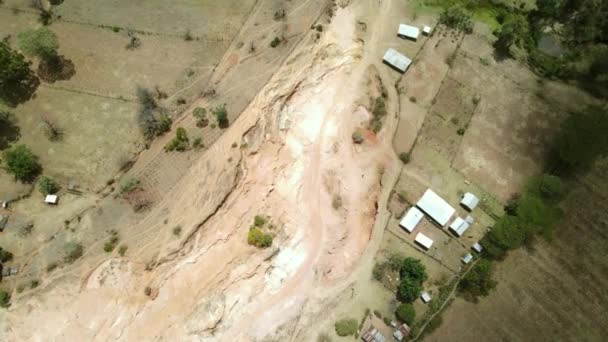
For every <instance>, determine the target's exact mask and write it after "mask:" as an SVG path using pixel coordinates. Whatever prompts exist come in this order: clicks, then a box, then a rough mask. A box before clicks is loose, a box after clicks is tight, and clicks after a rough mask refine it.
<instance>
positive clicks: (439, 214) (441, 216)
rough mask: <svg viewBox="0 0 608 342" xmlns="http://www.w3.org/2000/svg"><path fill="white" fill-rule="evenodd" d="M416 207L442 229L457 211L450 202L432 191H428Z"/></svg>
mask: <svg viewBox="0 0 608 342" xmlns="http://www.w3.org/2000/svg"><path fill="white" fill-rule="evenodd" d="M416 205H417V206H418V208H420V209H421V210H422V211H424V212H425V213H426V214H427V215H429V216H430V217H431V218H432V219H433V220H435V222H437V223H439V224H440V225H441V226H442V227H443V226H445V225H446V223H448V221H449V220H450V218H451V217H452V215H454V212H456V209H454V208H452V206H451V205H449V204H448V202H446V201H445V200H444V199H443V198H441V197H439V195H437V194H436V193H435V192H434V191H433V190H431V189H427V190H426V192H425V193H424V195H422V197H421V198H420V200H418V203H416Z"/></svg>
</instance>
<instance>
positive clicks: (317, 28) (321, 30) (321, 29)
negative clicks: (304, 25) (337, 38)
mask: <svg viewBox="0 0 608 342" xmlns="http://www.w3.org/2000/svg"><path fill="white" fill-rule="evenodd" d="M315 29H316V30H317V32H323V25H321V24H319V25H317V26H316V27H315Z"/></svg>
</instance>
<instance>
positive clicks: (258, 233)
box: [247, 227, 272, 248]
mask: <svg viewBox="0 0 608 342" xmlns="http://www.w3.org/2000/svg"><path fill="white" fill-rule="evenodd" d="M247 243H248V244H250V245H252V246H255V247H258V248H267V247H270V246H271V245H272V235H270V234H268V233H264V232H263V231H262V230H261V229H260V228H257V227H251V228H250V229H249V234H248V235H247Z"/></svg>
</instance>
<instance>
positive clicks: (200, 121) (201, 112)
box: [192, 107, 209, 128]
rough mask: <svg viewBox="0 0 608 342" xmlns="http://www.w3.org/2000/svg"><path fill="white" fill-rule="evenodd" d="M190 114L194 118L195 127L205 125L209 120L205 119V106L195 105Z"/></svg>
mask: <svg viewBox="0 0 608 342" xmlns="http://www.w3.org/2000/svg"><path fill="white" fill-rule="evenodd" d="M192 116H193V117H194V118H195V119H196V127H199V128H203V127H207V125H208V124H209V120H208V119H207V110H206V109H205V108H201V107H196V108H194V111H192Z"/></svg>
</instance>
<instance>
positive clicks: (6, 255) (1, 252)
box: [0, 247, 13, 263]
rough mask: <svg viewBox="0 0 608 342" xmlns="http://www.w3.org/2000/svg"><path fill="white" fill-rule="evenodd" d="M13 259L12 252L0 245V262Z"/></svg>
mask: <svg viewBox="0 0 608 342" xmlns="http://www.w3.org/2000/svg"><path fill="white" fill-rule="evenodd" d="M11 260H13V253H11V252H9V251H7V250H6V249H4V248H2V247H0V263H2V262H7V261H11Z"/></svg>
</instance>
